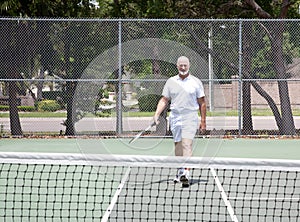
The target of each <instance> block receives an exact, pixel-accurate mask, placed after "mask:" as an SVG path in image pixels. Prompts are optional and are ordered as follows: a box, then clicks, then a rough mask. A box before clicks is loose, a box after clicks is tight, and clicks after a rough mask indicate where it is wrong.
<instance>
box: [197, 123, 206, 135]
mask: <svg viewBox="0 0 300 222" xmlns="http://www.w3.org/2000/svg"><path fill="white" fill-rule="evenodd" d="M199 132H200V134H205V132H206V123H201V124H200V127H199Z"/></svg>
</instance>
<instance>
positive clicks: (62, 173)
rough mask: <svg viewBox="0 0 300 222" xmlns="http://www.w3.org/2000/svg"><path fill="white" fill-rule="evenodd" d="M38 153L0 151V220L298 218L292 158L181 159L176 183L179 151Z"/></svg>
mask: <svg viewBox="0 0 300 222" xmlns="http://www.w3.org/2000/svg"><path fill="white" fill-rule="evenodd" d="M43 155H44V156H45V157H43V156H42V155H41V154H38V155H37V154H32V155H28V154H21V155H17V154H7V153H6V154H5V155H4V154H1V158H0V160H1V161H0V173H1V177H0V220H1V221H99V220H101V219H102V221H299V216H300V215H299V211H300V210H299V209H300V198H299V194H300V175H299V166H300V163H299V161H281V162H280V161H279V160H278V161H269V162H268V161H266V160H264V161H259V160H258V161H251V160H249V159H238V160H231V159H213V160H212V159H209V160H206V159H204V158H201V159H198V158H193V159H192V160H191V162H189V161H190V160H184V166H188V167H190V175H191V177H190V186H189V187H188V188H183V187H182V186H181V184H180V183H179V184H174V182H173V179H174V176H175V174H176V171H177V167H180V166H182V161H183V159H177V158H159V157H141V158H139V157H127V156H125V157H124V156H123V157H119V156H114V157H112V159H111V160H108V158H107V156H104V157H96V158H95V156H93V157H92V158H93V159H89V158H86V157H80V156H76V155H70V156H66V155H63V156H61V157H59V156H55V155H51V154H49V155H45V154H43ZM58 157H59V158H58ZM80 158H82V159H80ZM125 158H128V161H124V160H125ZM147 158H150V160H149V161H148V159H147ZM162 160H163V161H164V162H162ZM155 161H157V162H155ZM180 163H181V164H180ZM176 166H177V167H176Z"/></svg>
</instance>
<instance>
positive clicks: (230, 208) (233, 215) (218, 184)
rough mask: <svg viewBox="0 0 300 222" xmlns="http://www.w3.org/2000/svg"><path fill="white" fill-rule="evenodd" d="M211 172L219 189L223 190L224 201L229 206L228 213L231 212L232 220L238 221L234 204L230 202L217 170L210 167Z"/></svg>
mask: <svg viewBox="0 0 300 222" xmlns="http://www.w3.org/2000/svg"><path fill="white" fill-rule="evenodd" d="M210 172H211V173H212V175H213V177H214V180H215V182H216V184H217V186H218V189H219V191H220V192H221V196H222V199H223V201H224V203H225V205H226V207H227V211H228V213H229V215H230V217H231V220H232V221H234V222H238V219H237V217H236V215H235V214H234V211H233V208H232V206H231V204H230V202H229V200H228V198H227V195H226V193H225V191H224V189H223V187H222V184H221V182H220V180H219V178H218V176H217V173H216V171H215V170H214V169H213V168H210Z"/></svg>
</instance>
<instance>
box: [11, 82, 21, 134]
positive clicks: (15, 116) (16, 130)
mask: <svg viewBox="0 0 300 222" xmlns="http://www.w3.org/2000/svg"><path fill="white" fill-rule="evenodd" d="M8 90H9V99H8V102H9V118H10V130H11V134H12V135H13V136H22V135H23V132H22V128H21V123H20V118H19V113H18V107H17V106H18V101H17V84H16V82H15V81H10V82H9V89H8Z"/></svg>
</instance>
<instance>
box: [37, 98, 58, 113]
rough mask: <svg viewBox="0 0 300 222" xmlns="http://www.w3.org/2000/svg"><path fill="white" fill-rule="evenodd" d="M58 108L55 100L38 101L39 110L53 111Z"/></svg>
mask: <svg viewBox="0 0 300 222" xmlns="http://www.w3.org/2000/svg"><path fill="white" fill-rule="evenodd" d="M59 109H60V105H59V104H58V102H57V101H55V100H43V101H40V102H38V110H39V111H48V112H55V111H57V110H59Z"/></svg>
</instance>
